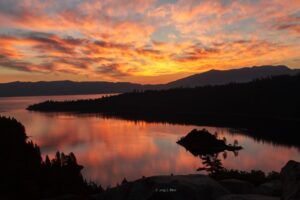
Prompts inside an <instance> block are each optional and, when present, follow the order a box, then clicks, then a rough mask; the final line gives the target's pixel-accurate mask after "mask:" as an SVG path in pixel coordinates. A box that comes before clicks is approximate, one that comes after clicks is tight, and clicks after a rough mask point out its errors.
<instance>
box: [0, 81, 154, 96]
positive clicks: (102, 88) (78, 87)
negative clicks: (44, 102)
mask: <svg viewBox="0 0 300 200" xmlns="http://www.w3.org/2000/svg"><path fill="white" fill-rule="evenodd" d="M143 88H150V86H147V85H140V84H134V83H126V82H119V83H113V82H73V81H51V82H45V81H41V82H11V83H2V84H0V97H5V96H43V95H75V94H104V93H122V92H131V91H133V90H141V89H143Z"/></svg>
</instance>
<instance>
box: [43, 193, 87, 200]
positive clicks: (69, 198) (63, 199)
mask: <svg viewBox="0 0 300 200" xmlns="http://www.w3.org/2000/svg"><path fill="white" fill-rule="evenodd" d="M84 199H86V198H84V197H80V196H78V195H75V194H65V195H61V196H58V197H54V198H45V199H43V200H84Z"/></svg>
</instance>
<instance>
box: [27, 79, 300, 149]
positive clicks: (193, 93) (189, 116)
mask: <svg viewBox="0 0 300 200" xmlns="http://www.w3.org/2000/svg"><path fill="white" fill-rule="evenodd" d="M298 91H300V74H299V75H295V76H288V75H284V76H278V77H273V78H266V79H262V80H255V81H252V82H249V83H231V84H227V85H216V86H203V87H197V88H177V89H169V90H160V91H155V90H152V91H144V92H132V93H124V94H120V95H116V96H111V97H105V98H101V99H95V100H78V101H65V102H54V101H46V102H43V103H39V104H35V105H31V106H29V107H28V109H29V110H34V111H44V112H60V111H62V112H87V113H102V114H104V115H109V116H117V117H121V118H125V119H131V120H146V121H154V122H171V123H185V124H197V125H213V126H223V127H232V128H246V129H249V133H250V132H251V134H252V135H253V134H257V136H258V139H260V138H264V139H266V140H268V141H275V142H278V143H280V144H282V143H283V144H284V143H286V144H295V145H297V146H300V143H299V142H297V141H298V140H295V138H297V137H298V135H297V134H296V133H295V132H298V131H299V123H300V93H299V92H298ZM275 132H276V134H278V135H276V134H275ZM288 135H289V136H288ZM291 138H294V139H292V140H291Z"/></svg>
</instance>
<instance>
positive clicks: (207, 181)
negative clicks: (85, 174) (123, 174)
mask: <svg viewBox="0 0 300 200" xmlns="http://www.w3.org/2000/svg"><path fill="white" fill-rule="evenodd" d="M226 194H229V192H228V191H227V190H226V189H224V188H223V187H222V186H221V185H220V184H219V183H218V182H216V181H214V180H213V179H211V178H210V177H208V176H205V175H185V176H180V175H179V176H154V177H149V178H143V179H139V180H137V181H133V182H128V183H125V184H122V185H121V186H119V187H116V188H113V189H110V190H108V191H106V192H104V193H103V194H101V195H99V196H98V198H97V199H100V200H106V199H107V200H108V199H115V200H123V199H131V200H152V199H158V200H160V199H170V200H172V199H174V200H180V199H189V200H197V199H201V200H213V199H217V198H219V197H221V196H224V195H226Z"/></svg>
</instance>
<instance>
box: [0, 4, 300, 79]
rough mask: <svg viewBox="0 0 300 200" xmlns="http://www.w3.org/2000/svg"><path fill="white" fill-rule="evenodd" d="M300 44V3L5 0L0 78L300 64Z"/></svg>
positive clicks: (137, 75)
mask: <svg viewBox="0 0 300 200" xmlns="http://www.w3.org/2000/svg"><path fill="white" fill-rule="evenodd" d="M299 46H300V4H299V1H297V0H291V1H289V3H288V4H286V3H283V1H279V0H272V1H267V0H258V1H252V0H250V1H240V0H237V1H221V0H214V1H211V0H210V1H208V0H203V1H196V0H178V1H174V2H173V1H172V2H165V1H160V0H157V1H154V0H152V1H140V0H126V1H122V2H120V1H117V0H104V1H98V0H90V1H81V0H74V1H66V0H62V1H42V0H31V1H23V0H21V1H17V0H12V1H5V0H0V55H1V57H0V71H1V67H2V68H3V69H4V68H5V69H6V70H5V73H6V74H4V73H2V74H0V78H1V76H6V75H8V74H7V73H9V75H10V76H12V75H13V74H14V73H15V72H17V71H18V72H19V73H26V74H27V75H26V76H28V73H29V74H30V73H32V76H34V74H35V75H36V74H37V75H38V74H39V73H43V74H44V75H47V76H48V77H49V79H53V80H55V79H60V78H61V77H62V76H64V75H66V74H69V75H71V76H72V79H75V80H107V81H132V80H134V81H138V82H143V83H145V81H144V80H147V83H148V82H150V83H154V82H152V81H151V77H153V81H155V82H166V81H169V80H166V79H165V77H166V76H169V77H172V76H173V75H174V74H176V75H178V74H182V76H185V75H187V74H193V73H198V72H201V71H205V70H208V69H211V68H218V69H227V68H235V67H243V66H248V65H263V64H273V63H277V64H278V63H280V64H287V63H288V64H291V63H292V64H293V66H292V67H299V66H300V65H299V64H300V62H298V61H297V58H299V56H300V54H299V53H298V52H300V48H299ZM160 76H161V79H159V78H158V77H160ZM18 77H20V76H18ZM35 77H37V76H35ZM149 77H150V78H149ZM145 78H146V79H145ZM36 79H38V78H36ZM12 81H13V80H12Z"/></svg>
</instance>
